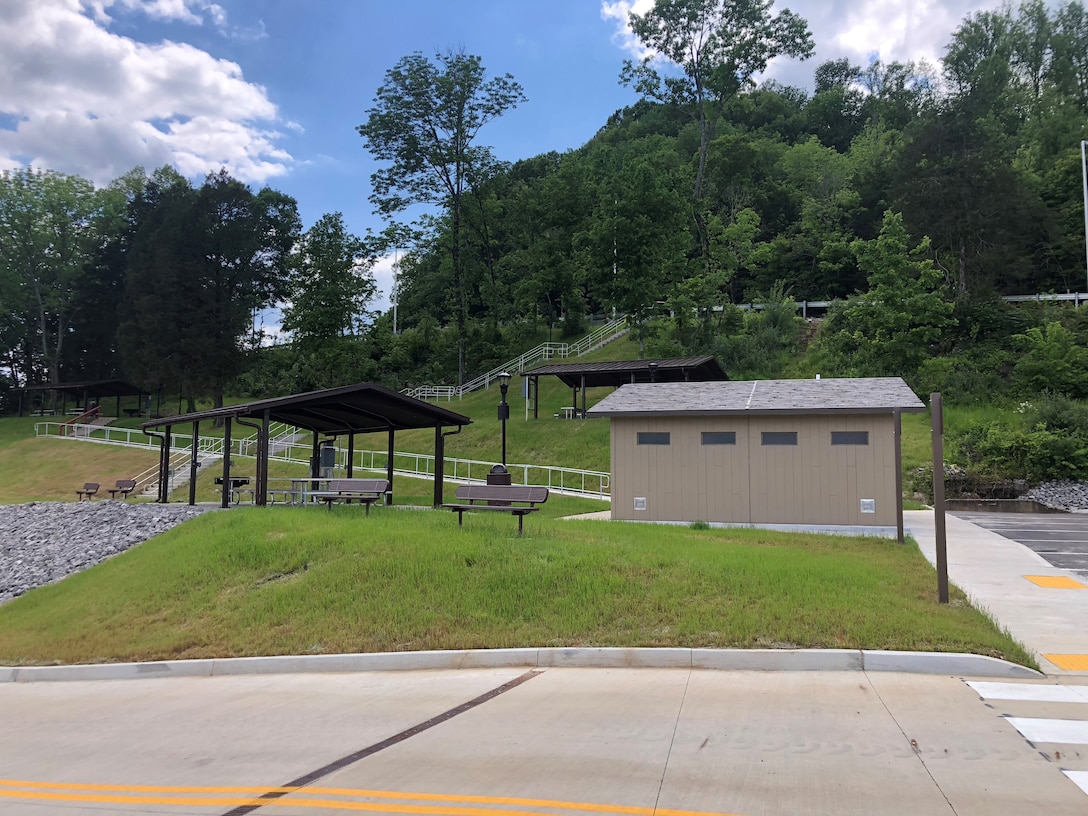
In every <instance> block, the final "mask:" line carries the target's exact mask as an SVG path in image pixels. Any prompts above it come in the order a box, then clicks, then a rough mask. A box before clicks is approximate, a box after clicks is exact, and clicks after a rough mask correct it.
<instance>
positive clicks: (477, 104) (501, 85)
mask: <svg viewBox="0 0 1088 816" xmlns="http://www.w3.org/2000/svg"><path fill="white" fill-rule="evenodd" d="M436 61H437V63H438V64H437V65H436V64H435V63H432V62H431V61H430V60H428V59H427V58H425V57H424V56H423V55H422V54H421V53H419V52H416V53H414V54H410V55H408V56H406V57H404V58H403V59H401V60H400V61H399V62H398V63H397V64H396V65H395V66H394V67H393V68H392V69H390V70H389V71H387V72H386V74H385V81H384V83H383V84H382V86H381V87H380V88H378V91H377V94H376V96H375V98H374V107H373V108H371V109H370V110H369V111H367V121H366V122H365V123H364V124H362V125H359V126H358V128H357V130H358V132H359V134H360V135H361V136H362V137H363V138H365V139H366V143H367V147H368V149H369V150H370V151H371V153H373V154H374V157H375V158H376V159H378V160H379V161H382V162H388V163H389V166H388V167H384V168H382V169H381V170H378V171H377V172H376V173H374V174H373V176H371V182H372V184H373V187H374V192H373V194H372V195H371V197H370V200H371V201H372V202H373V203H374V204H375V205H376V206H377V208H378V211H379V212H380V213H381V214H382V215H383V216H384V217H387V218H391V217H393V216H394V215H396V214H397V213H400V212H403V211H404V210H405V209H407V208H409V207H411V206H413V205H416V204H433V205H439V206H442V207H444V208H445V209H446V210H447V212H448V214H449V217H450V260H451V263H452V288H453V296H454V299H455V321H456V326H457V334H458V365H457V368H458V372H457V377H458V383H461V382H464V379H465V340H466V321H467V312H468V303H467V292H466V291H465V285H464V284H465V271H464V266H463V259H462V234H461V233H462V230H461V218H462V207H463V203H464V198H465V193H466V191H467V190H468V189H469V188H470V187H471V186H472V185H473V184H474V183H476V182H477V181H478V180H479V179H480V178H481V176H482V175H483V172H484V169H485V168H486V167H487V166H488V165H489V164H491V162H492V158H491V153H490V150H489V149H488V148H486V147H484V146H481V145H479V144H476V138H477V136H478V135H479V133H480V130H481V129H482V128H483V127H484V125H486V124H488V123H489V122H491V121H493V120H495V119H497V118H498V117H500V116H502V114H503V113H505V112H506V111H508V110H510V109H512V108H514V107H516V106H517V105H518V104H519V103H521V102H523V101H524V100H525V95H524V93H523V92H522V89H521V86H520V85H519V84H518V83H517V82H515V81H514V78H513V77H512V76H511V75H510V74H505V75H503V76H498V77H493V78H491V79H485V72H484V67H483V63H482V61H481V59H480V58H479V57H477V56H474V55H471V54H466V53H464V52H450V53H446V54H439V55H437V57H436Z"/></svg>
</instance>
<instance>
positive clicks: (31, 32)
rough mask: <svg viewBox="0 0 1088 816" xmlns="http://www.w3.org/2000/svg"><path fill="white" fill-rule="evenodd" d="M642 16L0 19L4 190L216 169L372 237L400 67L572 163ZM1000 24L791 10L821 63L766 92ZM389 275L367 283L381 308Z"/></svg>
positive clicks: (487, 2) (2, 9)
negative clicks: (512, 93)
mask: <svg viewBox="0 0 1088 816" xmlns="http://www.w3.org/2000/svg"><path fill="white" fill-rule="evenodd" d="M647 2H648V0H637V2H636V3H632V2H630V0H535V1H532V2H530V0H460V2H457V0H445V1H444V2H441V1H439V0H399V1H397V2H394V1H393V0H260V1H259V2H258V0H218V2H211V0H0V170H2V169H10V168H15V167H19V166H25V165H27V164H33V165H35V166H37V167H43V168H51V169H56V170H60V171H63V172H68V173H75V174H78V175H82V176H84V177H87V178H91V179H93V180H94V181H95V182H96V183H99V184H103V183H106V182H108V181H109V180H110V179H111V178H114V177H116V176H118V175H120V174H122V173H124V172H126V171H127V170H129V169H131V168H132V167H134V166H136V165H142V166H144V167H145V168H146V169H147V170H148V171H150V170H151V169H153V168H155V167H157V166H160V165H162V164H166V163H169V164H172V165H174V166H176V167H177V168H178V169H179V170H181V172H183V173H184V174H186V175H188V176H190V177H192V178H194V179H199V178H200V177H201V176H202V175H203V174H204V173H205V172H208V171H211V170H217V169H218V168H220V167H226V168H227V170H228V171H230V172H231V173H232V174H233V175H235V176H236V177H238V178H240V179H242V180H244V181H246V182H247V183H249V184H251V185H253V186H254V187H259V186H261V185H263V184H268V185H270V186H272V187H275V188H276V189H279V190H282V191H284V192H285V193H288V194H289V195H292V196H294V197H295V198H296V199H297V200H298V204H299V210H300V213H301V215H302V218H303V223H304V226H306V227H308V226H310V225H311V224H312V223H313V222H314V221H316V220H317V219H318V218H319V217H320V216H321V215H322V214H324V213H327V212H334V211H340V212H342V213H343V214H344V216H345V220H346V222H347V225H348V227H349V229H351V230H352V231H353V232H355V233H357V234H360V235H362V234H364V233H365V232H366V231H367V229H368V228H372V229H375V230H377V229H380V228H381V222H380V220H379V219H378V218H377V217H376V216H374V215H373V214H372V212H371V210H372V208H371V205H370V203H369V201H368V196H369V194H370V182H369V179H370V174H371V173H372V172H374V170H375V169H376V166H375V165H374V163H373V162H372V161H371V159H370V156H369V154H368V153H367V151H366V149H365V144H364V141H363V139H362V138H361V137H360V136H359V135H358V134H357V133H356V132H355V127H356V125H358V124H360V123H361V122H363V121H364V120H365V118H366V111H367V109H368V108H369V107H370V106H371V104H372V100H373V96H374V92H375V90H376V89H377V87H378V86H379V85H380V84H381V82H382V78H383V76H384V74H385V71H386V70H388V69H389V68H391V67H392V66H393V65H394V64H395V63H396V62H397V60H399V59H400V58H401V57H403V56H404V55H406V54H409V53H411V52H413V51H421V52H423V53H424V54H425V55H427V56H433V55H434V54H435V52H437V51H446V50H449V49H464V50H465V51H467V52H469V53H473V54H478V55H480V56H481V57H482V58H483V63H484V65H485V67H486V68H487V70H488V72H489V73H491V74H495V73H507V72H509V73H511V74H513V75H514V77H515V78H516V79H517V80H518V81H519V82H520V83H521V84H522V86H523V87H524V89H525V94H526V96H527V98H528V101H527V102H525V103H524V104H522V105H521V106H520V107H519V108H517V109H516V110H514V111H511V112H508V113H507V114H506V115H505V116H504V117H503V118H502V119H500V120H498V121H496V122H494V123H492V124H491V125H489V126H488V127H487V128H486V129H485V130H484V131H483V132H482V133H481V137H480V139H481V141H482V142H483V143H485V144H490V145H492V146H493V147H494V148H495V152H496V154H497V155H498V156H499V158H502V159H506V160H511V161H513V160H516V159H520V158H527V157H530V156H534V155H537V154H539V153H543V152H546V151H549V150H556V151H564V150H568V149H572V148H576V147H578V146H580V145H582V144H583V143H585V142H586V141H587V140H588V139H589V138H590V137H592V136H593V134H594V133H595V132H596V131H597V130H598V129H599V128H600V127H601V126H602V125H603V124H604V123H605V121H606V120H607V118H608V117H609V115H610V114H611V113H613V112H614V111H615V110H616V109H618V108H621V107H623V106H625V105H628V104H631V103H632V102H633V101H634V100H635V96H634V94H633V92H632V91H630V90H629V89H627V88H624V87H621V86H620V85H619V84H618V81H617V77H618V74H619V70H620V67H621V64H622V62H623V60H624V59H625V58H628V57H631V56H633V55H634V54H635V52H636V51H637V44H635V43H634V42H633V41H632V40H631V38H630V36H629V34H627V33H626V32H625V31H624V26H623V21H624V20H625V19H626V15H625V12H626V11H627V10H628V9H629V8H631V7H632V5H634V6H635V10H636V11H638V10H640V8H641V7H644V6H645V4H646V3H647ZM639 4H641V6H640V5H639ZM997 5H999V3H998V2H993V1H992V0H914V2H912V3H910V4H907V3H905V2H903V0H823V1H822V2H821V1H820V0H799V1H796V2H791V3H789V6H790V8H792V9H793V10H794V11H795V12H797V13H799V14H801V15H802V16H804V17H806V18H807V19H808V21H809V24H810V27H811V29H812V31H813V36H814V39H815V42H816V56H815V57H814V58H813V59H811V60H809V61H807V62H806V63H803V64H802V63H797V62H795V61H785V62H783V63H781V64H777V65H773V66H772V67H771V69H770V71H769V74H770V75H772V76H774V77H775V78H776V79H779V80H780V81H783V82H787V83H789V84H796V85H802V86H804V85H808V84H809V83H810V78H811V76H812V72H813V71H814V70H815V68H816V66H817V65H818V64H819V63H820V62H821V61H823V60H825V59H834V58H838V57H843V56H845V57H849V58H850V59H851V60H853V61H855V62H858V63H864V62H865V61H866V60H867V59H869V58H870V57H872V56H874V55H879V56H880V57H881V58H883V59H885V60H891V59H901V60H908V59H918V58H928V59H930V60H931V61H935V60H936V59H938V58H939V57H940V54H941V53H942V52H943V48H944V45H945V44H946V43H947V41H948V38H949V35H950V34H951V32H952V31H953V30H954V29H955V28H956V26H957V25H958V24H959V23H960V21H962V19H963V17H964V16H965V15H966V14H968V13H970V12H971V11H975V10H979V9H983V8H994V7H996V6H997ZM781 6H782V4H778V6H777V7H781ZM388 267H389V264H388V262H384V263H382V264H380V266H379V269H378V272H377V277H378V283H379V286H380V288H382V290H383V292H384V293H385V294H387V293H388V289H389V271H388ZM385 303H386V301H385V298H384V296H383V299H382V301H381V302H380V303H379V304H376V305H378V306H379V307H382V306H384V305H385Z"/></svg>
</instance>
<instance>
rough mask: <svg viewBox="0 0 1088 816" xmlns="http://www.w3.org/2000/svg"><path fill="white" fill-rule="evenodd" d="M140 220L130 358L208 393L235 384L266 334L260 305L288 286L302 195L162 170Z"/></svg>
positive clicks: (172, 382)
mask: <svg viewBox="0 0 1088 816" xmlns="http://www.w3.org/2000/svg"><path fill="white" fill-rule="evenodd" d="M134 211H135V213H136V217H137V221H138V223H139V226H138V228H137V231H136V235H135V237H134V239H133V247H132V251H131V253H130V256H129V260H128V263H127V265H126V270H127V275H128V277H127V281H126V292H127V298H128V302H127V306H126V310H125V313H126V318H125V321H124V323H123V324H122V327H121V330H120V337H121V345H122V349H123V354H124V355H125V358H126V365H127V366H128V367H129V369H130V370H131V371H132V372H133V373H134V375H135V376H136V377H137V378H138V379H140V380H141V381H142V382H143V383H144V384H145V385H147V386H149V387H154V386H157V385H162V386H165V387H167V388H171V389H175V388H176V389H177V391H178V392H179V393H183V394H185V395H186V396H189V397H190V404H192V403H191V400H192V397H193V396H195V395H197V394H202V395H203V394H206V395H209V396H211V397H212V399H213V401H214V405H215V406H216V407H219V406H221V405H222V404H223V397H224V393H225V389H226V387H227V385H228V384H229V383H230V382H231V380H232V379H233V378H234V377H236V376H237V375H238V374H239V373H241V372H242V371H243V370H244V369H245V366H246V363H247V356H246V355H247V351H248V350H252V349H253V348H255V347H256V345H257V344H258V343H259V342H260V337H259V336H258V335H256V333H255V332H254V314H255V313H256V312H257V311H259V310H261V309H264V308H267V307H268V306H271V305H273V304H274V303H277V302H279V301H281V300H283V299H284V297H285V296H286V295H287V266H288V263H289V258H288V256H289V253H290V252H291V250H292V248H293V247H294V245H295V242H296V240H297V238H298V233H299V219H298V212H297V207H296V204H295V201H294V199H292V198H290V197H288V196H285V195H283V194H282V193H279V192H277V191H275V190H271V189H268V188H265V189H262V190H261V191H259V192H258V193H256V194H254V193H253V192H252V191H251V190H250V189H249V188H248V187H247V186H246V185H244V184H242V183H241V182H239V181H237V180H236V179H233V178H231V177H230V176H229V175H227V173H226V172H220V173H216V174H212V175H209V176H208V177H207V178H206V179H205V181H204V184H203V185H202V186H201V187H200V189H198V190H194V189H192V187H191V186H190V185H189V184H188V183H187V182H186V181H185V180H184V179H181V178H180V177H178V176H177V174H176V173H172V172H169V171H166V172H158V173H156V175H155V176H154V177H153V179H152V183H150V184H149V185H148V191H147V193H146V194H145V195H142V196H140V197H139V199H138V200H137V202H136V203H135V205H134Z"/></svg>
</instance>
